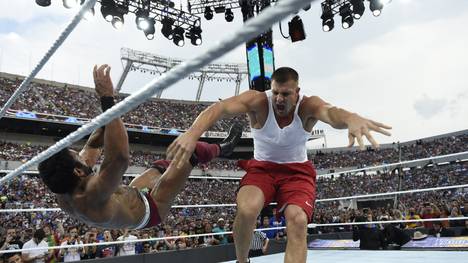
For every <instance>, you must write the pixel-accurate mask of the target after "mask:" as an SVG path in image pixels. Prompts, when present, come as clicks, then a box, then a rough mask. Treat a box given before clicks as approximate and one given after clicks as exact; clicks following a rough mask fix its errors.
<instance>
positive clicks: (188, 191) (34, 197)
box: [0, 78, 468, 262]
mask: <svg viewBox="0 0 468 263" xmlns="http://www.w3.org/2000/svg"><path fill="white" fill-rule="evenodd" d="M19 83H20V81H19V80H10V79H6V78H0V95H1V96H0V103H4V102H5V100H6V98H8V96H9V95H10V94H11V93H12V92H13V90H14V89H15V88H16V87H17V86H18V85H19ZM32 87H33V88H32V89H31V90H32V92H29V93H28V94H26V95H22V96H23V97H22V98H21V99H19V100H18V102H17V103H16V104H15V105H14V107H13V108H15V109H18V110H25V109H26V110H33V109H35V110H37V111H38V112H44V113H52V114H59V115H76V114H78V116H77V117H85V118H91V117H93V116H95V115H96V114H97V113H98V112H99V109H97V108H96V107H94V106H91V105H98V102H97V99H96V98H95V96H94V94H93V93H92V92H91V91H85V90H81V89H76V88H69V87H66V86H65V87H58V86H51V85H44V84H38V83H34V84H33V86H32ZM51 101H54V102H57V103H56V104H52V103H50V102H51ZM204 107H206V105H203V104H193V103H181V102H174V101H172V102H171V101H166V100H156V99H154V100H151V101H149V102H146V103H145V104H143V105H142V106H140V107H139V108H137V109H135V110H134V111H132V112H131V113H129V114H127V115H126V116H125V121H126V122H128V123H134V124H144V125H151V126H158V127H166V128H171V127H173V128H182V129H185V128H187V124H189V123H191V122H192V121H193V118H194V116H197V114H198V113H199V112H200V111H201V110H203V108H204ZM148 116H155V117H154V118H153V119H148V118H147V117H148ZM244 119H245V118H243V120H242V121H246V120H244ZM228 125H229V124H228V123H219V124H218V125H217V127H214V129H213V130H215V131H216V130H225V129H224V128H225V127H227V126H228ZM247 126H248V125H246V127H247ZM394 146H395V147H393V148H386V149H380V150H371V149H369V150H367V151H342V152H341V151H334V152H321V151H318V152H316V153H315V154H314V155H313V156H310V159H311V160H313V161H314V163H315V166H316V167H317V168H318V169H330V170H333V169H336V168H344V167H364V166H371V165H377V164H382V163H392V162H396V161H398V160H399V158H400V156H401V159H402V160H412V159H418V158H423V157H430V156H436V155H441V154H448V153H454V152H461V151H464V150H465V149H466V148H467V146H468V135H467V134H464V135H459V136H446V137H441V138H438V139H435V140H430V141H429V140H426V141H421V140H419V141H417V142H415V143H412V144H404V145H399V144H395V145H394ZM45 147H46V146H39V145H34V144H16V143H11V142H0V160H6V161H26V160H28V159H31V158H32V157H33V156H35V155H36V154H37V153H39V152H41V151H43V150H45ZM162 158H164V156H163V155H159V154H156V153H150V152H142V151H132V152H131V165H132V166H145V167H147V166H149V165H150V163H151V162H152V161H154V160H156V159H162ZM2 168H4V167H2ZM201 168H203V169H220V170H237V169H238V168H237V166H236V163H235V161H230V160H216V161H214V162H212V163H210V164H209V165H208V166H203V167H201ZM130 180H131V178H128V177H125V178H124V184H128V183H129V182H130ZM461 184H468V163H467V162H451V163H448V164H445V165H427V166H425V167H415V168H411V169H403V170H398V171H397V170H392V171H379V172H377V173H365V174H359V175H350V174H344V175H339V176H330V177H320V178H319V179H318V180H317V198H318V199H323V198H334V197H342V196H353V195H361V194H372V193H382V192H393V191H398V190H409V189H417V188H430V187H438V186H448V185H461ZM237 188H238V181H237V180H223V181H221V180H215V179H191V180H189V181H188V182H187V184H186V186H185V188H184V190H183V191H181V193H180V194H179V195H178V196H177V198H176V200H175V204H179V205H186V204H232V203H234V202H235V193H236V190H237ZM33 207H36V208H37V207H47V208H51V207H57V204H56V200H55V196H54V195H53V194H52V193H50V192H49V191H48V189H47V188H46V187H45V186H44V185H43V184H42V182H41V181H40V180H39V178H37V176H35V175H22V176H21V177H19V178H17V179H14V180H12V181H11V182H10V183H9V184H7V185H0V208H1V209H16V208H33ZM357 207H359V208H357ZM235 212H236V210H235V208H234V207H217V208H178V209H173V210H172V211H171V215H170V216H169V217H168V218H167V220H166V221H165V222H164V223H163V224H161V225H160V226H158V227H155V228H151V229H145V230H139V231H134V230H130V231H127V230H107V229H96V228H93V227H89V226H86V225H84V224H81V223H80V222H79V221H76V220H75V219H73V218H70V217H69V216H67V214H65V213H62V212H34V213H1V214H0V250H5V249H13V248H21V247H28V246H29V245H30V243H31V242H30V241H31V240H34V238H36V237H39V240H41V238H40V237H44V240H46V242H45V245H44V246H45V248H44V251H43V252H41V253H39V254H37V255H35V254H34V255H31V254H30V255H29V257H33V256H34V257H36V259H37V260H39V261H36V262H62V261H63V262H68V261H75V260H80V259H92V258H101V257H112V256H118V255H131V254H140V253H157V252H159V251H165V250H180V249H187V248H196V247H205V246H213V245H219V244H226V243H229V242H232V237H231V236H229V235H221V234H219V235H217V234H214V235H209V236H206V237H200V238H187V237H184V236H187V235H190V234H203V233H220V232H225V231H230V230H231V228H232V225H233V219H234V216H235ZM276 214H277V212H276V209H272V211H270V212H265V213H263V214H262V216H261V217H259V220H258V225H259V227H263V228H268V227H275V226H283V225H285V222H284V218H282V217H279V216H278V217H276ZM360 216H367V217H368V218H369V217H370V218H373V219H375V220H391V219H396V220H398V219H425V218H445V217H452V218H457V217H461V216H468V194H467V192H466V190H464V189H451V190H445V191H430V192H422V193H413V194H402V195H398V196H397V197H395V196H390V197H389V198H387V199H379V200H378V201H375V202H370V203H367V204H366V205H362V204H361V205H359V203H357V204H353V203H352V202H347V201H342V202H339V201H332V202H319V203H317V205H316V208H315V212H314V218H313V222H314V223H319V224H321V223H348V222H353V221H357V220H358V218H359V217H360ZM400 225H401V228H408V229H418V228H426V229H429V230H430V231H432V232H431V233H433V234H434V235H435V236H450V235H452V233H451V232H450V227H464V230H463V231H464V232H462V234H465V235H468V220H467V221H463V220H455V221H441V222H440V224H439V223H422V222H415V223H408V224H400ZM440 229H445V232H442V231H441V230H440ZM351 230H352V227H351V226H350V227H348V226H345V227H318V228H312V229H310V230H309V232H310V233H329V232H340V231H351ZM265 233H266V234H267V236H268V237H269V238H272V239H278V240H281V239H284V238H285V233H284V232H283V231H276V230H269V231H265ZM171 236H179V237H178V238H171ZM149 237H167V239H164V240H159V241H154V242H137V243H125V244H123V245H97V246H91V247H78V248H74V249H63V250H51V251H49V250H48V249H47V247H48V246H53V245H60V244H86V243H95V242H101V241H112V240H135V239H146V238H149ZM27 244H29V245H27ZM0 258H1V257H0ZM0 260H1V259H0ZM41 260H42V261H41Z"/></svg>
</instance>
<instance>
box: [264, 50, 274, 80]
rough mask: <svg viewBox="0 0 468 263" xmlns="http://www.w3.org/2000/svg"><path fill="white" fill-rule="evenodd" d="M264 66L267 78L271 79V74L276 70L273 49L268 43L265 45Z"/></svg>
mask: <svg viewBox="0 0 468 263" xmlns="http://www.w3.org/2000/svg"><path fill="white" fill-rule="evenodd" d="M263 66H264V68H265V78H267V79H269V80H271V75H273V71H275V69H274V64H273V50H272V48H271V47H269V46H267V45H264V46H263Z"/></svg>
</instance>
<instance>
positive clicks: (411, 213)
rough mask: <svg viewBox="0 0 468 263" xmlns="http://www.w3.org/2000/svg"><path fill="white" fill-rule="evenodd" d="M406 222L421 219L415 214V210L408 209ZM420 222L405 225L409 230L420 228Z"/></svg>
mask: <svg viewBox="0 0 468 263" xmlns="http://www.w3.org/2000/svg"><path fill="white" fill-rule="evenodd" d="M406 220H421V217H420V216H419V215H418V214H416V210H415V209H414V208H410V209H409V211H408V214H407V215H406ZM421 226H422V224H421V222H409V223H406V227H407V228H409V229H413V228H417V227H421Z"/></svg>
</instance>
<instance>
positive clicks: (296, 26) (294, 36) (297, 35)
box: [288, 16, 306, 42]
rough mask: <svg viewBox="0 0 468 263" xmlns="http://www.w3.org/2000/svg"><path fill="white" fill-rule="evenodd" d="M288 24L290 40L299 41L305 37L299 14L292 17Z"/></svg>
mask: <svg viewBox="0 0 468 263" xmlns="http://www.w3.org/2000/svg"><path fill="white" fill-rule="evenodd" d="M288 26H289V35H290V36H291V41H292V42H296V41H301V40H304V39H305V38H306V35H305V32H304V24H303V23H302V20H301V18H300V17H299V16H295V17H293V19H292V20H291V21H290V22H289V23H288Z"/></svg>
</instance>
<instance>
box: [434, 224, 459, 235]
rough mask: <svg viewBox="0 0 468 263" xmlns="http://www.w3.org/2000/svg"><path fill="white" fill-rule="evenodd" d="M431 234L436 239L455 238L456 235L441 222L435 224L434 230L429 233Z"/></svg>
mask: <svg viewBox="0 0 468 263" xmlns="http://www.w3.org/2000/svg"><path fill="white" fill-rule="evenodd" d="M429 234H430V235H432V236H435V237H454V236H455V233H454V232H453V231H452V230H451V229H448V228H445V227H444V226H442V224H441V223H440V222H437V221H436V222H434V229H431V231H429Z"/></svg>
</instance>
